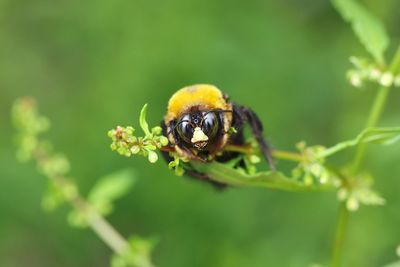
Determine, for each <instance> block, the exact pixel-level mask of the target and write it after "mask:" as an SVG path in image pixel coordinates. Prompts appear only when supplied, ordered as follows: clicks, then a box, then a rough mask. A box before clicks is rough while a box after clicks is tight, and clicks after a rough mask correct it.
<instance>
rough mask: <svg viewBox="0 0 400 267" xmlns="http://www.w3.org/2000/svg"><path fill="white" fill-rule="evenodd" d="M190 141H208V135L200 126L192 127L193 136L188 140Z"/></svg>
mask: <svg viewBox="0 0 400 267" xmlns="http://www.w3.org/2000/svg"><path fill="white" fill-rule="evenodd" d="M190 141H191V142H192V143H197V142H204V141H208V136H207V135H205V134H204V132H203V131H202V130H201V129H200V127H196V128H194V132H193V137H192V139H191V140H190Z"/></svg>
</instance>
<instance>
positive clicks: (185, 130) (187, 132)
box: [176, 116, 194, 143]
mask: <svg viewBox="0 0 400 267" xmlns="http://www.w3.org/2000/svg"><path fill="white" fill-rule="evenodd" d="M176 130H177V132H178V135H179V137H181V138H182V139H183V140H184V141H185V142H187V143H190V139H191V138H192V137H193V131H194V129H193V127H192V125H191V123H190V122H189V120H188V118H186V116H184V117H183V118H182V119H181V120H180V122H179V125H178V126H177V128H176Z"/></svg>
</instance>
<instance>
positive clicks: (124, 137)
mask: <svg viewBox="0 0 400 267" xmlns="http://www.w3.org/2000/svg"><path fill="white" fill-rule="evenodd" d="M146 111H147V104H146V105H144V106H143V108H142V110H141V112H140V118H139V122H140V127H141V128H142V130H143V132H144V134H145V136H144V137H137V136H135V135H134V133H135V129H134V128H133V127H130V126H128V127H121V126H117V127H116V128H115V129H112V130H110V131H109V132H108V136H109V137H110V138H111V139H112V144H111V149H112V150H115V151H117V152H118V153H119V154H121V155H123V156H126V157H130V156H132V155H136V154H138V155H143V156H145V157H147V158H148V160H149V161H150V162H151V163H154V162H156V161H157V160H158V155H157V153H156V152H155V151H156V150H157V149H160V148H162V147H164V146H166V145H168V138H167V137H165V136H163V135H162V129H161V127H159V126H156V127H153V128H152V129H151V131H150V129H149V125H148V123H147V122H146Z"/></svg>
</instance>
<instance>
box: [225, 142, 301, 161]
mask: <svg viewBox="0 0 400 267" xmlns="http://www.w3.org/2000/svg"><path fill="white" fill-rule="evenodd" d="M224 150H226V151H233V152H239V153H243V154H253V153H254V149H253V148H252V147H251V146H249V145H244V146H238V145H231V144H230V145H227V146H225V148H224ZM272 156H273V157H274V158H277V159H283V160H289V161H296V162H300V161H302V160H303V156H302V155H301V154H300V153H296V152H292V151H286V150H278V149H273V150H272Z"/></svg>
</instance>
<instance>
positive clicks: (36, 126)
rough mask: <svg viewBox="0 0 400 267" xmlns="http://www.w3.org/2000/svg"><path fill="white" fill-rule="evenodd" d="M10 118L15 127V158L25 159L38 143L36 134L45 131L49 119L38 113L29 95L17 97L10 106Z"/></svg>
mask: <svg viewBox="0 0 400 267" xmlns="http://www.w3.org/2000/svg"><path fill="white" fill-rule="evenodd" d="M12 120H13V123H14V126H15V128H16V129H17V133H18V134H17V135H16V140H15V141H16V143H17V147H18V150H17V158H18V159H19V160H21V161H27V160H29V159H31V158H32V156H33V153H34V151H35V150H36V149H37V147H38V146H39V145H40V144H39V141H38V135H39V134H41V133H43V132H46V131H47V130H48V129H49V127H50V121H49V120H48V119H47V118H46V117H43V116H41V115H39V113H38V109H37V105H36V101H35V100H34V99H33V98H31V97H24V98H20V99H17V100H16V101H15V103H14V105H13V108H12Z"/></svg>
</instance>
